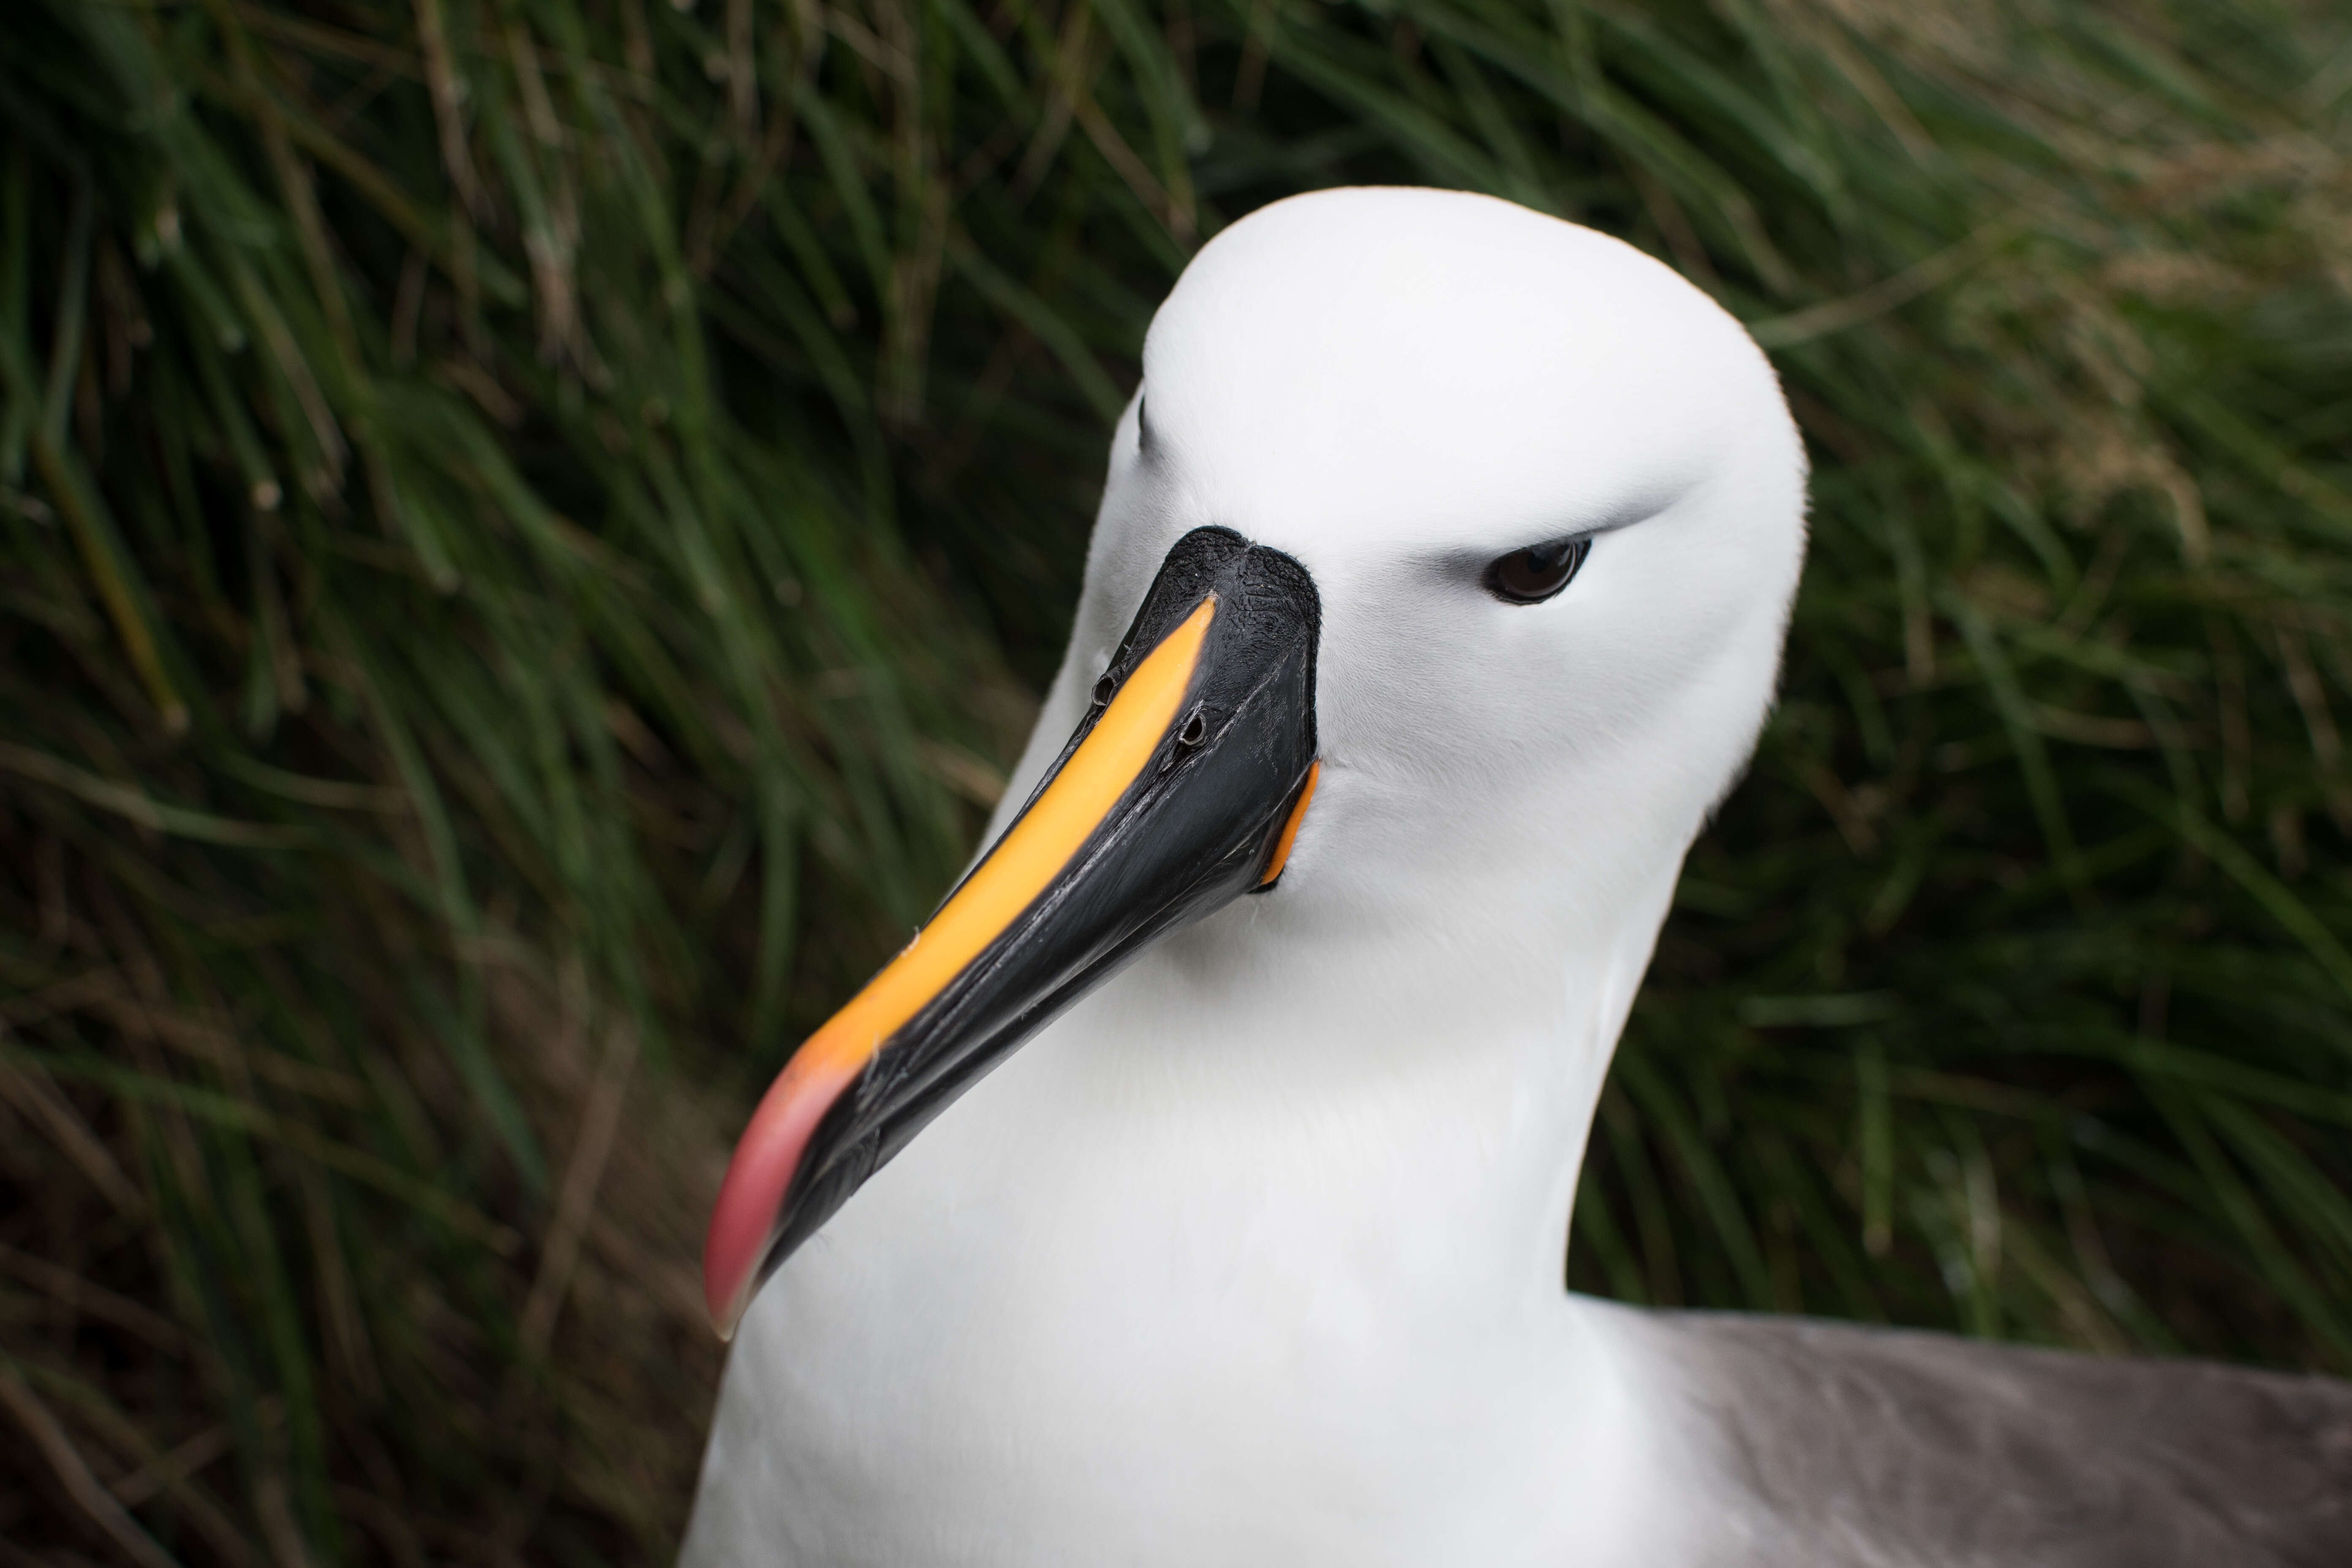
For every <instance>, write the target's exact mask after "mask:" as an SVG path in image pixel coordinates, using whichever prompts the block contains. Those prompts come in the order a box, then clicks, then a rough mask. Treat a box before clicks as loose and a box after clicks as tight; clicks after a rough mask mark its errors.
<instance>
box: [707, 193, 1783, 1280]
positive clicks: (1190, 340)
mask: <svg viewBox="0 0 2352 1568" xmlns="http://www.w3.org/2000/svg"><path fill="white" fill-rule="evenodd" d="M1803 511H1804V460H1803V456H1802V449H1801V445H1800V443H1799V441H1798V438H1797V436H1796V432H1795V430H1794V427H1793V426H1792V425H1791V423H1790V418H1789V416H1788V412H1787V409H1786V407H1785V405H1784V404H1783V403H1782V400H1781V397H1780V391H1779V387H1778V385H1777V384H1776V382H1775V380H1774V377H1773V374H1772V372H1771V369H1770V367H1769V364H1768V363H1767V362H1766V361H1765V358H1764V356H1763V354H1762V353H1760V352H1759V350H1758V349H1757V347H1756V345H1755V343H1754V342H1752V341H1751V340H1750V339H1749V338H1748V335H1747V334H1746V333H1745V332H1744V331H1741V329H1740V328H1739V326H1738V323H1737V322H1736V321H1733V320H1732V318H1731V317H1730V316H1728V315H1727V314H1726V313H1725V312H1724V311H1723V310H1721V309H1720V308H1719V307H1717V305H1716V304H1715V303H1714V302H1713V301H1712V300H1709V299H1707V298H1706V295H1704V294H1702V293H1701V292H1699V291H1698V290H1697V289H1694V288H1693V287H1691V286H1690V285H1689V284H1687V283H1685V281H1683V280H1682V279H1680V278H1678V277H1677V276H1675V273H1673V272H1672V271H1671V270H1669V269H1668V268H1665V267H1664V266H1662V265H1660V264H1659V263H1658V262H1656V261H1654V260H1653V259H1651V258H1648V257H1645V256H1643V254H1642V253H1641V252H1639V251H1637V250H1635V249H1633V247H1629V246H1626V245H1624V244H1622V243H1621V242H1619V241H1617V240H1614V239H1611V238H1609V237H1605V236H1603V235H1600V234H1597V233H1594V232H1592V231H1591V230H1589V229H1585V228H1580V227H1578V226H1574V225H1572V224H1568V223H1564V222H1561V221H1559V220H1557V219H1554V218H1549V217H1545V216H1539V215H1538V214H1535V213H1532V212H1529V211H1527V210H1526V209H1524V208H1520V207H1517V206H1514V205H1509V204H1507V203H1505V202H1500V201H1496V200H1493V199H1490V198H1486V197H1481V196H1474V195H1460V194H1454V193H1445V192H1435V191H1423V190H1344V191H1331V192H1326V193H1322V194H1319V195H1309V196H1301V197H1297V198H1294V199H1292V200H1289V201H1286V202H1283V203H1280V204H1277V205H1274V206H1272V207H1268V208H1266V209H1265V210H1264V211H1262V212H1260V213H1257V214H1255V215H1254V216H1251V217H1249V218H1247V219H1245V220H1244V221H1243V222H1241V223H1238V224H1236V225H1234V226H1233V227H1232V228H1230V229H1228V230H1226V231H1225V232H1224V233H1223V234H1222V235H1220V236H1219V237H1217V238H1216V239H1215V240H1214V241H1213V242H1212V243H1211V244H1210V245H1209V246H1208V247H1206V248H1204V249H1203V250H1202V253H1201V255H1200V256H1199V257H1198V258H1195V259H1194V261H1193V262H1192V266H1191V267H1190V268H1187V269H1186V271H1185V273H1184V276H1183V277H1182V279H1181V280H1180V281H1179V283H1178V284H1177V287H1176V289H1175V292H1174V293H1173V294H1172V295H1171V298H1170V299H1169V300H1168V302H1167V303H1166V304H1165V305H1164V306H1163V307H1162V308H1161V310H1160V313H1159V316H1158V317H1157V319H1156V320H1155V321H1154V322H1153V324H1152V328H1151V331H1150V338H1149V340H1148V342H1147V344H1146V347H1145V353H1144V377H1143V382H1142V384H1141V387H1140V388H1139V392H1138V394H1137V395H1136V397H1135V398H1134V400H1133V401H1132V402H1131V404H1130V405H1129V408H1128V410H1127V413H1126V415H1125V416H1124V417H1123V418H1122V419H1121V421H1120V423H1119V426H1118V434H1117V436H1116V437H1115V440H1114V442H1113V446H1112V451H1111V458H1110V471H1109V479H1108V486H1107V489H1106V492H1105V496H1104V500H1103V505H1102V510H1101V514H1100V517H1099V520H1098V521H1097V527H1096V531H1095V538H1094V543H1093V547H1092V552H1091V553H1090V556H1089V559H1088V562H1087V580H1086V591H1085V596H1084V599H1083V601H1082V603H1081V605H1080V608H1079V614H1078V617H1077V622H1076V626H1075V628H1074V631H1073V635H1072V640H1071V647H1070V652H1069V656H1068V658H1067V660H1066V663H1065V666H1064V668H1063V670H1062V672H1061V674H1060V676H1059V678H1058V679H1057V680H1056V682H1055V687H1054V689H1053V691H1052V693H1051V694H1050V695H1049V697H1048V700H1047V702H1046V705H1045V711H1044V713H1043V716H1042V717H1041V719H1040V721H1039V725H1038V730H1037V735H1036V739H1035V740H1034V741H1033V742H1032V744H1031V748H1030V752H1029V754H1028V756H1027V757H1026V758H1024V763H1023V764H1022V768H1021V770H1020V773H1019V774H1018V775H1017V776H1016V778H1015V781H1014V785H1013V790H1012V792H1011V793H1010V794H1009V795H1008V797H1007V803H1006V805H1005V806H1004V807H1003V809H1002V810H1001V811H1000V814H999V821H998V822H997V823H996V824H994V825H992V832H991V840H992V848H991V850H990V851H989V853H988V855H987V856H986V857H984V858H982V861H981V862H980V863H979V864H978V865H977V866H976V867H975V868H974V869H973V871H972V872H971V875H970V876H969V877H968V878H967V879H966V880H965V882H964V883H963V884H962V885H961V887H960V888H959V889H958V890H957V892H956V893H955V894H953V895H952V896H951V897H950V900H949V901H948V902H947V904H945V905H944V906H942V908H941V910H940V913H939V915H938V916H936V917H935V918H934V921H933V922H932V924H931V925H930V926H929V927H927V928H926V930H925V931H924V933H923V934H922V935H921V936H920V937H919V938H918V939H917V941H916V942H915V943H914V944H913V945H911V946H910V947H909V948H908V950H907V952H905V953H904V954H902V955H901V956H900V958H899V959H898V961H896V962H895V963H893V964H892V965H891V967H890V968H889V969H887V970H886V971H885V972H884V973H883V974H882V975H880V976H879V977H877V980H876V981H875V982H874V984H872V985H871V986H869V987H868V988H867V990H866V992H865V993H862V994H860V996H859V997H858V998H857V999H856V1001H854V1002H853V1003H852V1004H851V1005H850V1006H849V1007H848V1008H846V1009H845V1010H844V1012H843V1014H842V1015H841V1016H839V1017H837V1018H836V1019H835V1021H834V1022H833V1023H831V1024H828V1025H827V1026H826V1027H825V1029H824V1030H823V1031H820V1033H819V1034H818V1035H817V1036H815V1037H812V1038H811V1040H810V1041H809V1042H808V1044H807V1045H805V1046H803V1047H802V1050H801V1051H800V1052H799V1053H798V1054H797V1055H796V1056H795V1058H794V1059H793V1063H792V1064H791V1065H790V1066H789V1067H788V1068H786V1071H785V1073H784V1075H783V1077H782V1078H781V1079H779V1080H778V1082H777V1085H776V1087H775V1089H772V1090H771V1092H770V1094H769V1097H768V1099H767V1100H766V1101H764V1102H763V1104H762V1106H761V1110H760V1112H759V1114H758V1116H757V1117H756V1118H755V1120H754V1122H753V1125H752V1128H751V1131H748V1132H747V1133H746V1135H745V1138H744V1140H743V1143H742V1145H741V1146H740V1148H739V1151H738V1154H737V1158H736V1163H735V1166H734V1168H733V1169H732V1170H730V1174H729V1180H728V1187H727V1191H726V1193H725V1194H723V1195H722V1198H721V1202H720V1209H719V1215H718V1216H717V1218H716V1219H715V1221H714V1225H713V1230H712V1237H711V1245H710V1249H709V1253H708V1255H707V1258H706V1273H707V1279H708V1284H709V1293H710V1300H711V1306H712V1310H713V1313H714V1316H715V1317H716V1318H717V1319H718V1320H719V1321H720V1323H721V1324H722V1326H723V1327H724V1326H731V1323H732V1322H733V1321H734V1319H735V1318H736V1317H737V1316H739V1315H740V1311H741V1310H742V1308H743V1306H744V1304H745V1303H746V1302H747V1301H748V1300H749V1297H750V1294H751V1290H752V1289H754V1288H755V1287H756V1283H757V1281H758V1279H761V1278H762V1277H763V1276H764V1274H765V1272H766V1271H767V1270H768V1269H770V1268H773V1267H774V1266H775V1265H776V1263H777V1262H779V1261H781V1259H782V1256H783V1255H784V1254H785V1253H787V1252H789V1251H790V1250H791V1248H792V1247H793V1246H795V1245H797V1243H798V1242H799V1241H801V1240H803V1239H804V1238H805V1237H807V1236H808V1235H809V1234H810V1233H811V1232H812V1231H813V1230H814V1228H815V1226H817V1225H818V1224H821V1223H822V1222H823V1220H824V1217H825V1216H826V1215H829V1214H831V1213H832V1212H833V1210H834V1209H835V1207H837V1206H838V1205H839V1204H840V1203H841V1202H843V1201H845V1199H846V1198H847V1197H848V1195H849V1194H850V1193H851V1192H852V1191H854V1190H855V1189H856V1186H857V1185H859V1184H861V1183H862V1182H863V1181H864V1180H865V1179H866V1176H868V1175H870V1174H871V1173H872V1172H873V1171H874V1170H875V1169H876V1168H877V1166H878V1165H879V1163H881V1162H882V1161H884V1160H887V1159H888V1158H889V1157H890V1155H891V1154H892V1153H894V1152H896V1150H897V1149H898V1147H900V1146H901V1145H903V1143H904V1142H906V1141H907V1140H908V1139H909V1138H911V1137H912V1136H913V1135H914V1133H915V1131H918V1130H919V1128H920V1127H921V1126H922V1125H924V1124H925V1123H926V1122H927V1121H929V1119H930V1118H931V1117H932V1116H934V1115H936V1114H937V1113H938V1112H939V1110H940V1109H942V1108H943V1107H944V1106H945V1105H946V1104H947V1103H948V1102H949V1101H950V1100H952V1099H953V1098H954V1097H955V1095H956V1094H957V1093H959V1092H961V1089H962V1088H964V1087H965V1086H967V1085H969V1084H970V1083H971V1081H972V1080H973V1079H975V1078H976V1077H977V1076H978V1075H979V1074H980V1073H981V1072H982V1071H984V1070H986V1068H988V1067H990V1066H992V1065H993V1064H994V1063H995V1062H996V1061H998V1060H1000V1059H1002V1058H1003V1056H1004V1055H1005V1054H1007V1053H1008V1052H1010V1051H1011V1050H1012V1049H1013V1048H1014V1047H1016V1046H1018V1045H1019V1044H1020V1042H1021V1041H1022V1040H1023V1039H1025V1038H1027V1037H1029V1035H1031V1034H1032V1033H1034V1031H1035V1030H1036V1029H1037V1028H1038V1027H1039V1026H1042V1025H1043V1024H1044V1023H1045V1021H1047V1020H1048V1019H1050V1018H1051V1017H1053V1016H1055V1013H1057V1012H1058V1011H1060V1010H1061V1009H1062V1008H1065V1007H1066V1006H1068V1005H1070V1004H1071V1003H1072V1002H1073V1001H1074V1000H1075V999H1076V997H1077V996H1079V995H1081V994H1084V993H1085V992H1086V991H1087V990H1088V989H1089V988H1091V987H1092V986H1093V985H1094V984H1097V983H1098V982H1099V981H1100V980H1102V979H1103V978H1105V977H1107V976H1108V974H1110V973H1113V972H1115V971H1116V970H1118V968H1119V967H1120V966H1122V965H1123V964H1125V963H1128V962H1129V960H1131V959H1133V958H1134V957H1135V956H1136V955H1137V954H1138V953H1139V952H1143V951H1145V950H1147V949H1152V950H1154V951H1155V952H1156V953H1157V955H1158V957H1159V958H1160V960H1162V961H1165V960H1168V959H1170V958H1171V955H1172V956H1174V957H1177V958H1180V959H1181V958H1185V957H1187V956H1189V958H1190V960H1191V961H1192V965H1193V967H1194V969H1195V971H1196V973H1198V972H1201V971H1202V970H1208V971H1212V972H1213V973H1215V974H1216V975H1217V976H1219V977H1221V978H1223V979H1225V980H1228V981H1230V982H1231V983H1232V984H1233V986H1234V994H1235V995H1239V994H1244V993H1245V992H1246V991H1247V990H1248V989H1249V986H1248V984H1246V982H1245V979H1244V977H1245V976H1246V975H1247V974H1248V973H1249V972H1250V971H1251V970H1252V968H1253V958H1252V954H1253V952H1254V951H1258V952H1264V951H1273V950H1274V949H1276V947H1279V948H1280V949H1281V950H1282V951H1283V952H1285V953H1286V961H1287V962H1291V963H1297V962H1299V955H1300V954H1301V953H1302V952H1312V951H1313V950H1314V949H1315V948H1316V947H1317V946H1318V945H1326V946H1330V945H1340V944H1350V943H1352V944H1356V945H1357V946H1358V947H1359V948H1360V949H1362V948H1364V947H1365V945H1366V944H1374V943H1386V944H1389V945H1390V946H1391V947H1393V942H1394V939H1395V937H1396V936H1397V933H1399V932H1401V931H1414V930H1420V931H1423V936H1424V937H1425V938H1426V940H1424V941H1423V946H1422V949H1421V950H1420V951H1423V952H1438V951H1442V950H1444V949H1447V948H1449V947H1451V948H1453V949H1454V950H1457V951H1462V952H1469V951H1471V950H1475V951H1476V952H1477V953H1478V954H1480V955H1482V956H1481V958H1480V962H1482V963H1487V964H1489V965H1490V966H1492V965H1501V966H1505V967H1510V966H1517V968H1518V969H1520V970H1521V971H1526V970H1527V969H1528V966H1529V965H1530V964H1533V965H1535V966H1537V967H1538V968H1539V967H1540V966H1541V965H1542V963H1544V954H1545V953H1546V952H1556V951H1559V950H1561V949H1563V948H1566V947H1570V946H1573V945H1575V944H1577V943H1579V942H1601V941H1604V940H1614V939H1615V938H1616V937H1617V935H1618V934H1619V933H1622V931H1625V930H1627V929H1634V928H1638V929H1637V930H1636V934H1637V935H1638V939H1639V951H1640V957H1639V958H1637V959H1636V960H1635V963H1634V968H1635V972H1636V973H1638V967H1639V963H1640V962H1642V961H1644V960H1645V959H1646V954H1647V948H1648V942H1649V940H1650V938H1651V936H1652V935H1653V934H1654V930H1655V926H1656V921H1657V920H1658V918H1659V917H1660V916H1661V915H1662V914H1663V912H1664V903H1665V899H1666V895H1667V892H1668V891H1669V890H1670V889H1671V886H1672V880H1673V878H1674V875H1675V869H1676V868H1677V867H1678V866H1679V864H1680V860H1681V857H1682V854H1683V852H1684V850H1685V848H1686V847H1687V846H1688V845H1689V843H1690V841H1691V839H1692V837H1694V836H1695V835H1696V832H1697V830H1698V828H1699V826H1700V825H1701V822H1702V821H1703V819H1704V817H1705V815H1706V812H1707V810H1708V809H1709V807H1710V806H1711V805H1712V804H1713V803H1714V802H1715V801H1716V800H1717V798H1718V797H1719V796H1720V795H1721V794H1722V793H1723V791H1724V790H1725V789H1727V787H1728V786H1729V784H1730V783H1731V781H1732V780H1733V778H1734V777H1735V776H1736V774H1737V773H1738V769H1739V767H1740V766H1741V765H1742V763H1744V761H1745V759H1746V758H1747V756H1748V752H1749V751H1750V749H1751V748H1752V746H1753V745H1754V743H1755V739H1756V735H1757V732H1758V730H1759V726H1760V724H1761V723H1762V721H1763V718H1764V715H1765V713H1766V710H1767V709H1768V707H1769V702H1770V699H1771V693H1772V689H1773V683H1774V679H1775V675H1776V671H1777V668H1778V664H1779V658H1780V644H1781V639H1782V636H1783V633H1784V631H1785V628H1786V626H1787V621H1788V615H1789V607H1790V600H1791V597H1792V595H1793V593H1794V590H1795V586H1796V581H1797V575H1798V570H1799V566H1800V563H1801V556H1802V553H1803V542H1804V526H1803ZM1253 893H1258V894H1265V895H1267V896H1265V897H1244V895H1247V894H1253ZM1221 910H1222V911H1224V912H1223V913H1220V912H1219V911H1221ZM1447 910H1455V911H1460V913H1461V918H1460V921H1459V926H1458V929H1454V930H1438V931H1434V932H1431V931H1428V929H1427V928H1429V927H1431V925H1432V924H1433V921H1435V922H1436V923H1438V924H1439V925H1441V926H1442V925H1444V918H1443V915H1442V911H1447ZM1212 917H1213V918H1212ZM1276 939H1279V940H1278V941H1277V940H1276ZM1302 944H1304V945H1302ZM1439 967H1442V965H1440V966H1439ZM1470 978H1473V977H1467V976H1465V980H1467V979H1470ZM1278 983H1279V981H1278V977H1277V984H1278ZM1423 989H1424V990H1427V989H1430V987H1428V986H1426V985H1424V986H1423ZM1609 1028H1610V1031H1611V1033H1612V1034H1613V1029H1614V1024H1613V1023H1612V1024H1611V1025H1610V1026H1609ZM1605 1045H1606V1042H1605V1041H1604V1042H1603V1046H1604V1047H1605Z"/></svg>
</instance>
